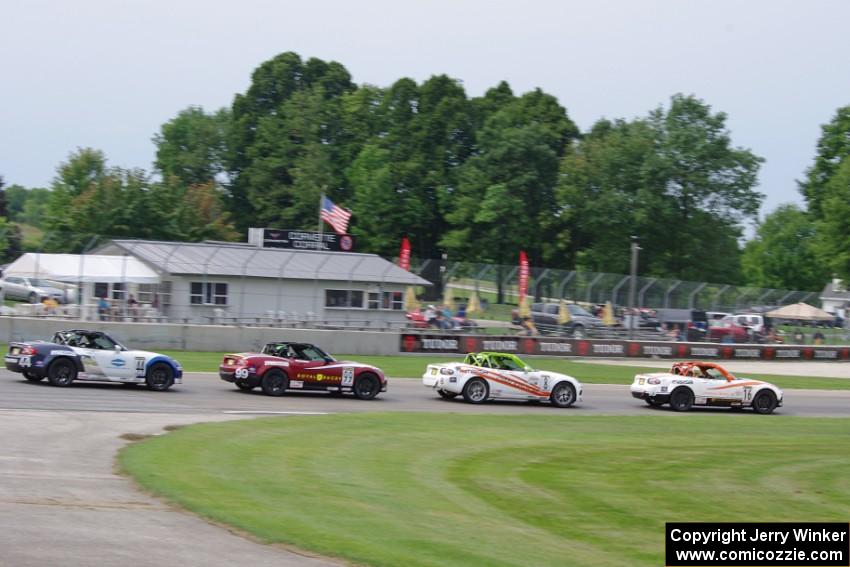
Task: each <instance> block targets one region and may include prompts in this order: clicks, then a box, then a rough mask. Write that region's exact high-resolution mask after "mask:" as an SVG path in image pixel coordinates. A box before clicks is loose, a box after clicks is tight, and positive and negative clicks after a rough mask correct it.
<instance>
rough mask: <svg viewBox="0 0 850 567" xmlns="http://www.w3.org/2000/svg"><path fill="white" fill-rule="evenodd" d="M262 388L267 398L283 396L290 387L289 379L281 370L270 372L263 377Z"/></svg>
mask: <svg viewBox="0 0 850 567" xmlns="http://www.w3.org/2000/svg"><path fill="white" fill-rule="evenodd" d="M260 387H261V388H262V389H263V393H264V394H265V395H267V396H282V395H283V394H284V393H286V389H287V388H288V387H289V379H288V378H287V377H286V374H284V373H283V372H282V371H280V370H270V371H269V372H266V373H265V375H264V376H263V380H262V382H260Z"/></svg>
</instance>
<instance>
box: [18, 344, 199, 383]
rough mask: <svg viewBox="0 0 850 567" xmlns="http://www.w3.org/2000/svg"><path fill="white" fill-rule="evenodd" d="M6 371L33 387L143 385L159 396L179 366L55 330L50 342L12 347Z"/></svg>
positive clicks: (177, 378)
mask: <svg viewBox="0 0 850 567" xmlns="http://www.w3.org/2000/svg"><path fill="white" fill-rule="evenodd" d="M6 368H7V369H8V370H11V371H12V372H19V373H21V374H23V375H24V378H26V379H27V380H30V381H32V382H38V381H39V380H44V379H45V378H47V380H48V382H50V384H52V385H53V386H69V385H70V384H71V383H72V382H73V381H74V380H86V381H95V382H121V383H124V384H146V385H147V387H148V388H150V389H151V390H155V391H157V392H164V391H165V390H167V389H169V388H170V387H171V386H173V385H174V384H180V383H181V382H182V380H183V368H182V367H181V366H180V363H179V362H177V361H176V360H174V359H173V358H171V357H169V356H165V355H164V354H157V353H155V352H147V351H143V350H129V349H127V348H126V347H124V346H122V345H121V344H120V343H119V342H118V341H116V340H114V339H112V338H111V337H110V336H109V335H107V334H106V333H101V332H100V331H86V330H81V329H73V330H70V331H59V332H58V333H56V334H54V335H53V342H47V341H33V342H12V343H9V352H8V353H7V354H6Z"/></svg>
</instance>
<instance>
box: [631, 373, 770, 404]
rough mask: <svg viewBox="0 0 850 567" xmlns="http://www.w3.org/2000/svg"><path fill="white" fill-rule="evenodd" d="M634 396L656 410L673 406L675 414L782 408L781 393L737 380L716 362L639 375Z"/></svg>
mask: <svg viewBox="0 0 850 567" xmlns="http://www.w3.org/2000/svg"><path fill="white" fill-rule="evenodd" d="M631 392H632V396H634V397H635V398H638V399H641V400H644V401H645V402H646V403H647V404H649V405H651V406H653V407H658V406H662V405H664V404H670V407H671V408H672V409H674V410H675V411H688V410H689V409H691V407H693V406H721V407H731V408H736V409H740V408H746V407H751V408H753V411H755V412H756V413H761V414H769V413H772V412H773V410H775V409H776V408H778V407H780V406H781V405H782V390H780V389H779V388H777V387H776V386H774V385H773V384H770V383H769V382H762V381H761V380H750V379H748V378H736V377H735V376H734V375H732V373H730V372H729V371H728V370H726V369H725V368H723V367H722V366H720V365H719V364H715V363H713V362H677V363H675V364H674V365H673V368H672V369H671V370H670V372H657V373H651V374H638V375H637V376H635V381H634V382H633V383H632V386H631Z"/></svg>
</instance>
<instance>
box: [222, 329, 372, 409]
mask: <svg viewBox="0 0 850 567" xmlns="http://www.w3.org/2000/svg"><path fill="white" fill-rule="evenodd" d="M218 375H219V377H220V378H221V379H222V380H224V381H226V382H232V383H233V384H235V385H236V387H237V388H239V389H240V390H253V389H254V388H257V387H259V388H261V389H262V391H263V393H264V394H266V395H267V396H282V395H283V394H285V393H286V391H287V390H302V391H303V390H313V391H317V390H318V391H327V392H336V393H340V394H342V393H344V392H351V393H353V394H354V396H355V397H357V398H359V399H361V400H371V399H372V398H374V397H375V396H377V395H378V394H379V393H380V392H386V391H387V377H386V376H385V375H384V373H383V372H382V371H381V370H380V369H379V368H376V367H375V366H371V365H368V364H361V363H359V362H350V361H340V360H336V359H334V357H332V356H331V355H329V354H328V353H326V352H325V351H323V350H322V349H320V348H319V347H317V346H316V345H312V344H310V343H298V342H288V341H286V342H275V343H268V344H267V345H266V346H265V347H263V350H262V352H243V353H239V354H228V355H225V357H224V359H223V360H222V362H221V366H219V370H218Z"/></svg>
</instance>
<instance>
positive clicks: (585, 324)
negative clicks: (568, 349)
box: [531, 303, 603, 339]
mask: <svg viewBox="0 0 850 567" xmlns="http://www.w3.org/2000/svg"><path fill="white" fill-rule="evenodd" d="M559 310H560V304H559V303H534V304H532V306H531V320H532V322H534V326H535V327H537V330H538V331H540V332H541V333H554V334H566V335H571V336H573V337H575V338H577V339H582V338H584V337H586V336H587V334H588V331H592V330H593V329H598V328H601V327H602V326H603V324H602V319H600V318H599V317H594V316H593V315H591V314H590V313H589V312H588V311H587V310H586V309H585V308H584V307H582V306H581V305H576V304H575V303H568V304H567V310H568V311H569V312H570V320H569V321H568V322H567V323H563V324H561V323H560V322H559V321H558V320H559V317H558V312H559Z"/></svg>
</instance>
